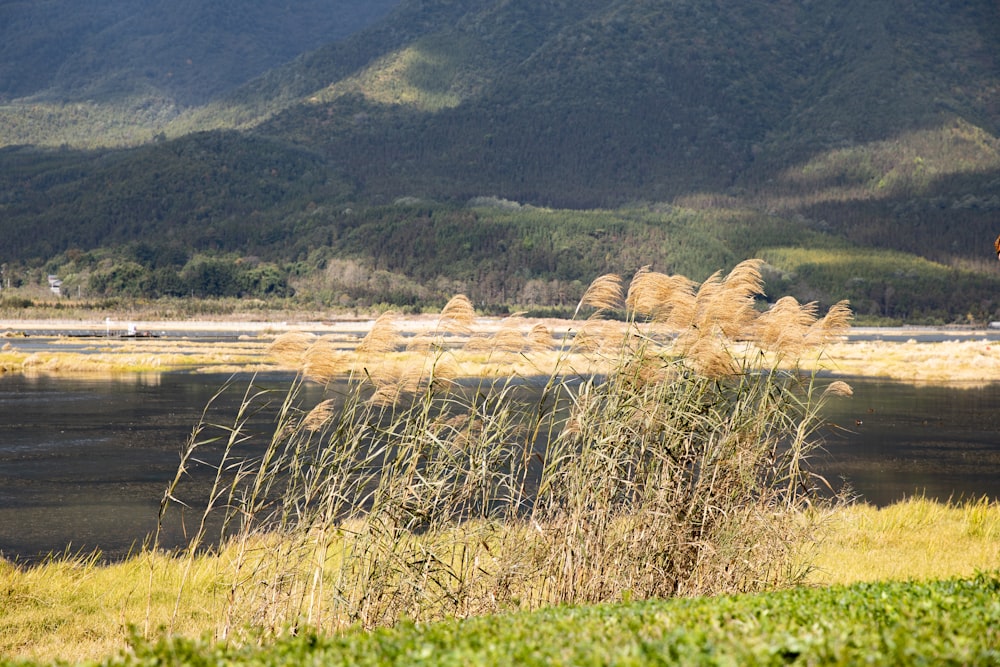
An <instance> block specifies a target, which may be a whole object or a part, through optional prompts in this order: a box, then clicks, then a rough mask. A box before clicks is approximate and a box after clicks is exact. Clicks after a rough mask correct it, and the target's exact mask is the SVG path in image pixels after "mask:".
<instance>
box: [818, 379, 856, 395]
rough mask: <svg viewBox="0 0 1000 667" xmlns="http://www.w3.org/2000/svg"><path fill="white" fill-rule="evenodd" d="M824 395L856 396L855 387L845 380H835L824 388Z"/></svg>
mask: <svg viewBox="0 0 1000 667" xmlns="http://www.w3.org/2000/svg"><path fill="white" fill-rule="evenodd" d="M823 395H824V396H854V389H852V388H851V385H849V384H847V383H846V382H844V381H843V380H834V381H833V382H831V383H830V384H829V385H827V387H826V389H824V390H823Z"/></svg>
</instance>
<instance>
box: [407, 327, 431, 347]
mask: <svg viewBox="0 0 1000 667" xmlns="http://www.w3.org/2000/svg"><path fill="white" fill-rule="evenodd" d="M436 342H437V338H436V337H435V336H434V335H433V334H430V333H427V332H426V331H423V332H421V333H418V334H416V335H415V336H413V337H412V338H410V339H409V340H408V341H407V342H406V351H407V352H430V350H431V349H432V348H433V347H434V345H435V343H436Z"/></svg>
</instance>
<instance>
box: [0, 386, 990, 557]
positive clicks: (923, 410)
mask: <svg viewBox="0 0 1000 667" xmlns="http://www.w3.org/2000/svg"><path fill="white" fill-rule="evenodd" d="M229 379H231V378H230V376H228V375H220V374H209V375H204V374H189V373H164V374H157V375H150V376H141V375H140V376H132V375H129V376H123V377H122V378H120V379H93V380H84V379H72V378H55V377H35V378H32V377H25V376H21V375H8V376H0V552H2V554H3V555H4V556H5V557H7V558H17V559H27V560H32V559H36V558H38V557H40V556H44V555H45V554H47V553H61V552H64V551H66V550H67V549H68V550H69V551H72V552H77V551H83V552H89V551H91V550H93V549H95V548H99V549H100V550H101V551H102V552H103V553H105V554H106V555H108V556H110V557H117V556H121V555H124V554H127V553H128V552H129V550H131V549H133V548H135V547H137V546H138V545H139V544H140V543H141V542H142V540H143V538H144V536H146V535H147V534H149V533H150V532H151V531H152V530H154V529H155V527H156V518H157V511H158V507H159V501H160V498H161V497H162V495H163V491H164V488H165V487H166V484H167V482H168V481H169V480H170V479H171V478H172V477H173V475H174V472H175V470H176V468H177V464H178V461H179V455H180V451H181V448H182V446H183V445H184V443H185V441H186V440H187V438H188V437H189V436H190V434H191V431H192V429H193V428H194V426H195V425H196V424H197V423H198V422H199V419H200V418H201V416H202V411H203V409H204V407H205V406H206V404H208V403H209V401H210V400H211V399H212V398H213V396H215V395H216V394H217V392H218V391H219V389H220V387H222V386H223V385H224V384H225V383H226V381H227V380H229ZM290 380H291V377H290V376H287V375H280V374H273V375H267V376H263V377H259V378H257V379H256V380H255V383H256V385H257V386H260V387H264V388H267V387H271V388H273V389H274V401H275V402H276V404H280V402H281V400H282V398H283V397H284V392H285V389H286V388H287V386H288V383H289V381H290ZM249 381H250V378H249V376H244V377H240V378H237V381H236V382H235V383H234V384H233V386H232V387H231V388H230V389H229V390H227V391H225V392H223V393H222V394H221V395H220V396H218V397H217V398H216V399H215V402H214V404H213V409H212V410H211V412H210V414H209V420H210V421H220V420H222V421H224V420H225V419H230V420H231V419H232V418H233V416H234V415H235V413H236V408H237V406H238V405H239V404H240V402H241V401H242V400H243V392H244V391H245V390H246V388H247V386H248V384H249ZM851 384H852V386H853V387H854V392H855V393H854V396H853V397H851V398H834V399H832V400H831V401H830V403H829V405H828V406H827V409H826V410H825V412H824V415H825V417H826V422H825V424H824V426H823V427H822V429H821V430H820V433H819V434H818V435H819V437H821V438H822V440H823V443H824V449H823V451H822V452H821V453H820V454H819V455H817V456H816V457H815V458H814V460H813V464H814V466H813V467H814V469H815V470H816V471H817V472H819V473H820V474H822V475H823V476H824V477H825V478H827V479H828V480H829V481H830V482H831V484H833V485H834V486H835V487H837V488H840V487H842V486H843V484H845V483H848V484H850V485H851V487H852V488H853V489H854V491H855V492H856V493H857V494H859V495H860V497H861V498H863V499H864V500H866V501H868V502H871V503H874V504H878V505H884V504H888V503H891V502H894V501H896V500H899V499H902V498H904V497H907V496H912V495H916V494H922V495H925V496H927V497H930V498H936V499H940V500H948V499H949V498H952V499H961V498H972V497H980V496H982V495H987V496H990V497H993V498H1000V384H991V385H986V386H980V387H969V388H965V389H959V388H943V387H915V386H912V385H907V384H904V383H897V382H888V381H879V380H870V379H853V380H851ZM308 391H315V392H317V396H318V392H319V389H318V388H311V389H309V390H308ZM313 398H315V397H313ZM308 400H310V397H308V396H307V397H306V401H307V402H308ZM316 400H318V398H316ZM276 409H277V408H276V407H275V410H276ZM273 415H274V411H273V410H272V411H268V410H263V411H261V412H260V413H259V414H257V415H256V416H255V417H254V420H253V422H252V423H251V424H250V427H251V429H256V430H258V431H259V432H261V433H264V434H266V433H268V428H269V426H270V425H271V423H272V422H273ZM183 537H184V529H183V527H182V526H181V525H180V524H179V523H173V524H171V527H170V530H169V531H168V533H167V534H166V535H165V542H166V543H167V544H168V545H169V544H180V543H181V542H182V541H183Z"/></svg>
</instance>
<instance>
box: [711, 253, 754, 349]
mask: <svg viewBox="0 0 1000 667" xmlns="http://www.w3.org/2000/svg"><path fill="white" fill-rule="evenodd" d="M762 264H763V261H761V260H759V259H748V260H746V261H743V262H740V263H739V264H737V265H736V267H735V268H733V270H732V271H730V272H729V275H727V276H726V277H725V279H724V280H723V281H722V284H721V287H720V289H719V292H718V294H716V295H715V297H714V298H713V299H712V300H711V301H710V302H709V303H708V304H707V305H706V313H705V316H704V319H705V320H706V321H707V322H710V323H711V324H712V325H713V326H715V327H717V328H718V330H719V331H721V332H722V334H723V335H724V336H725V337H726V338H728V339H729V340H737V339H738V338H741V337H744V336H747V335H748V334H749V333H750V330H751V328H752V325H753V323H754V320H755V319H756V318H757V310H756V309H755V308H754V300H755V299H756V297H757V296H758V295H762V294H763V293H764V279H763V278H762V277H761V275H760V267H761V265H762Z"/></svg>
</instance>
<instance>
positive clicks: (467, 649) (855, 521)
mask: <svg viewBox="0 0 1000 667" xmlns="http://www.w3.org/2000/svg"><path fill="white" fill-rule="evenodd" d="M830 518H831V520H830V521H829V522H827V523H826V524H825V525H826V526H827V530H826V532H825V533H824V535H823V536H822V538H821V539H820V540H819V542H818V543H817V544H816V545H804V547H805V548H808V549H810V550H811V551H812V553H813V555H814V558H813V562H814V563H815V565H816V569H815V570H814V571H813V572H812V573H811V574H810V576H809V579H808V581H809V582H810V584H809V585H806V586H804V587H799V588H796V589H795V590H791V591H786V592H780V593H773V594H765V595H748V596H737V597H722V598H696V599H683V600H674V601H665V602H650V603H642V604H632V605H624V606H620V605H619V606H616V605H611V606H598V607H594V608H587V607H583V608H572V609H567V608H556V609H549V610H545V611H540V612H534V613H530V614H511V615H501V616H498V617H489V618H485V619H469V620H466V621H463V622H455V621H451V622H445V623H438V624H430V625H421V626H418V627H414V626H412V625H408V624H403V625H402V626H400V627H397V628H394V629H390V630H380V631H377V632H375V633H357V632H351V631H348V632H347V635H346V636H345V637H343V638H327V639H322V640H318V642H316V643H315V644H314V643H313V642H312V640H308V639H306V638H298V639H295V638H287V639H285V640H282V641H281V642H280V643H279V645H278V646H277V647H275V648H273V649H268V650H266V651H263V652H257V651H256V649H251V650H250V652H248V653H242V654H241V653H240V652H239V651H237V650H235V649H225V650H224V651H223V654H228V655H229V656H230V657H232V658H234V659H235V658H236V657H237V656H239V657H240V659H246V661H247V663H248V664H254V661H257V663H258V664H293V663H295V661H296V660H301V659H303V658H304V656H306V655H311V656H313V657H315V658H316V659H320V658H322V660H323V661H326V662H327V663H329V664H387V663H388V664H413V663H422V664H459V663H462V662H463V661H473V662H483V663H488V664H489V663H492V664H510V663H514V662H521V659H522V658H523V659H525V660H527V661H528V662H532V661H534V662H535V663H536V664H541V663H548V664H551V662H552V661H555V662H561V663H563V664H570V663H573V664H599V663H601V662H603V661H604V660H606V659H612V658H614V659H619V660H622V661H624V662H623V664H629V663H630V662H632V663H634V664H658V660H657V659H656V655H661V656H664V657H666V658H669V657H670V656H674V657H675V658H677V659H680V658H684V659H691V660H693V661H698V660H704V661H711V660H719V661H722V662H726V663H739V664H745V662H746V661H751V662H753V661H757V662H762V663H765V664H772V663H780V662H781V661H782V660H783V659H784V658H785V657H791V656H790V653H791V652H795V651H799V652H801V653H802V657H801V659H807V658H808V659H809V660H810V661H811V662H819V661H821V660H826V661H832V662H834V663H836V662H837V661H839V662H840V663H841V664H850V663H856V662H867V661H868V659H869V658H875V659H876V661H877V662H880V663H881V664H892V663H899V662H911V661H912V659H913V657H914V656H916V655H921V656H924V657H925V658H926V659H928V660H929V661H931V662H934V661H936V660H935V657H936V658H937V659H940V660H945V659H950V658H952V657H954V658H955V661H956V662H957V663H966V664H970V663H972V664H974V663H975V660H974V659H973V658H974V657H975V656H976V653H975V651H981V650H986V649H990V650H993V651H998V650H1000V637H998V636H997V634H996V632H995V630H996V627H1000V607H998V605H997V602H996V600H997V595H998V590H1000V583H998V580H997V579H996V578H995V577H981V578H979V579H976V577H975V574H976V572H978V571H996V570H1000V547H998V540H997V536H998V535H1000V504H997V503H985V502H974V503H966V504H961V505H944V504H940V503H935V502H931V501H926V500H921V499H913V500H908V501H904V502H901V503H898V504H896V505H892V506H890V507H886V508H883V509H876V508H873V507H871V506H867V505H859V506H851V507H844V508H840V509H838V510H835V511H834V512H833V514H832V516H831V517H830ZM231 556H232V553H229V554H227V553H223V554H221V555H218V556H211V557H204V558H199V559H196V560H195V561H194V562H193V563H188V562H187V561H185V560H184V559H170V558H167V557H165V556H158V557H153V556H150V555H148V554H147V555H142V556H136V557H133V558H131V559H129V560H128V561H125V562H122V563H114V564H100V563H98V562H96V561H95V560H93V559H77V560H65V559H63V560H59V561H55V562H51V563H48V564H43V565H39V566H35V567H31V568H16V567H14V566H12V565H10V564H7V565H0V592H2V596H0V609H3V612H2V614H0V660H4V659H7V660H13V659H31V660H36V661H42V662H48V661H52V660H55V659H64V660H71V661H80V660H107V659H110V657H111V656H113V655H115V654H116V653H117V652H119V651H121V650H124V649H126V647H127V646H128V642H129V641H130V636H131V635H130V626H135V627H137V628H138V629H139V630H140V631H141V628H142V626H143V625H144V624H147V623H148V624H149V626H150V627H152V628H157V627H168V626H169V627H171V628H173V634H174V635H175V636H177V637H187V638H188V640H184V641H178V642H176V643H173V644H169V643H163V644H159V645H157V643H156V641H155V640H154V641H152V642H151V643H145V642H140V643H141V646H142V647H143V648H140V649H139V650H138V652H137V654H136V655H134V656H133V658H132V659H131V660H132V662H131V663H130V664H139V663H140V662H141V661H142V660H143V659H147V658H149V657H150V656H151V654H152V655H155V656H157V658H158V659H162V660H165V661H166V662H167V664H182V663H184V664H198V660H202V661H205V662H209V661H214V660H217V659H218V658H219V657H220V653H219V652H218V651H217V649H214V648H211V649H210V648H209V647H210V646H213V643H212V642H208V643H202V642H200V641H198V640H199V638H201V637H202V636H203V635H204V634H205V633H206V632H208V631H210V630H211V629H212V628H213V627H214V624H215V623H216V622H217V620H218V618H219V617H220V616H221V615H223V613H224V608H225V604H226V586H225V582H227V581H228V580H229V576H230V574H231V571H230V568H232V567H233V562H232V560H231ZM151 558H155V562H151V561H150V559H151ZM151 575H152V576H151ZM184 579H186V581H187V584H186V586H185V593H184V594H183V595H178V590H179V589H180V587H179V584H180V582H181V581H182V580H184ZM914 581H916V582H922V583H912V582H914ZM933 581H944V582H946V583H932V582H933ZM888 582H897V583H888ZM906 582H910V583H906ZM817 586H818V588H817ZM845 587H850V588H845ZM984 624H986V625H984ZM533 633H535V634H533ZM154 636H155V633H154ZM251 644H254V642H253V641H251ZM949 651H954V653H953V654H949V653H948V652H949ZM147 652H150V653H147ZM983 655H987V654H980V656H981V657H982V656H983ZM993 655H994V656H995V655H997V654H996V653H994V654H993ZM194 656H200V657H199V658H197V659H195V658H194ZM963 656H964V657H963ZM125 662H126V663H128V662H129V661H128V660H125ZM203 664H204V663H203ZM213 664H216V663H214V662H213Z"/></svg>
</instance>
